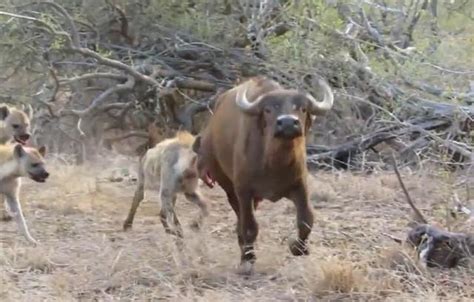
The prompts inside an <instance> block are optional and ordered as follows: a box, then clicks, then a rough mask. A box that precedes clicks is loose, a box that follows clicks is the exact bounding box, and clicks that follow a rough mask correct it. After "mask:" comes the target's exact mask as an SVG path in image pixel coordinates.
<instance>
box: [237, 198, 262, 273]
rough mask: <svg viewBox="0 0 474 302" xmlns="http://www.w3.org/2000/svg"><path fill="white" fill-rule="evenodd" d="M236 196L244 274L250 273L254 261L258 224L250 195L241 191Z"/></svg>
mask: <svg viewBox="0 0 474 302" xmlns="http://www.w3.org/2000/svg"><path fill="white" fill-rule="evenodd" d="M237 196H238V201H239V231H240V236H241V237H242V245H241V251H242V253H241V265H242V266H243V268H244V270H245V272H246V273H250V272H251V271H252V269H253V264H254V263H255V260H256V256H255V250H254V242H255V240H256V239H257V235H258V224H257V220H256V219H255V215H254V205H253V198H252V195H251V194H250V193H249V192H245V191H243V192H242V191H241V192H239V193H238V194H237Z"/></svg>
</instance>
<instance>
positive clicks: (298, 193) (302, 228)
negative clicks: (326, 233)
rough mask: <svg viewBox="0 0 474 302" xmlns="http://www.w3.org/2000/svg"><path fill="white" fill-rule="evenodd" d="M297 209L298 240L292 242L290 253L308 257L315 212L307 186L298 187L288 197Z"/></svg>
mask: <svg viewBox="0 0 474 302" xmlns="http://www.w3.org/2000/svg"><path fill="white" fill-rule="evenodd" d="M288 198H289V199H290V200H291V201H293V203H294V204H295V207H296V224H297V228H298V238H297V239H296V240H292V241H291V242H290V251H291V253H292V254H293V255H295V256H301V255H308V254H309V251H308V247H307V240H308V237H309V234H310V233H311V229H312V228H313V220H314V216H313V211H312V209H311V207H310V205H309V198H308V190H307V187H306V185H305V184H304V183H303V184H300V185H298V186H297V187H296V188H295V189H294V190H293V191H292V192H291V194H290V195H289V196H288Z"/></svg>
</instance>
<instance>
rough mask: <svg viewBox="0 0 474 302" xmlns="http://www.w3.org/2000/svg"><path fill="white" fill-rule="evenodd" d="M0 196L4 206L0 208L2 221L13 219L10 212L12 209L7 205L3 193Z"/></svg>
mask: <svg viewBox="0 0 474 302" xmlns="http://www.w3.org/2000/svg"><path fill="white" fill-rule="evenodd" d="M0 196H1V197H3V204H4V207H3V209H2V216H1V217H0V219H1V220H2V221H10V220H12V219H13V217H12V214H11V212H12V211H11V210H10V207H9V206H8V202H7V199H6V197H5V195H3V194H0ZM1 197H0V198H1Z"/></svg>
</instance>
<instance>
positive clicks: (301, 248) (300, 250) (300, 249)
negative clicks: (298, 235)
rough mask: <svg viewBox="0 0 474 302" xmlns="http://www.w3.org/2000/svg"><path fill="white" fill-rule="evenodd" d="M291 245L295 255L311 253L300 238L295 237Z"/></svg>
mask: <svg viewBox="0 0 474 302" xmlns="http://www.w3.org/2000/svg"><path fill="white" fill-rule="evenodd" d="M289 246H290V251H291V253H292V254H293V256H303V255H309V250H308V246H307V245H306V243H304V242H302V241H301V240H299V239H293V240H292V241H291V242H290V244H289Z"/></svg>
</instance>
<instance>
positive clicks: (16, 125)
mask: <svg viewBox="0 0 474 302" xmlns="http://www.w3.org/2000/svg"><path fill="white" fill-rule="evenodd" d="M12 127H13V129H18V128H20V125H18V124H13V125H12Z"/></svg>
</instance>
